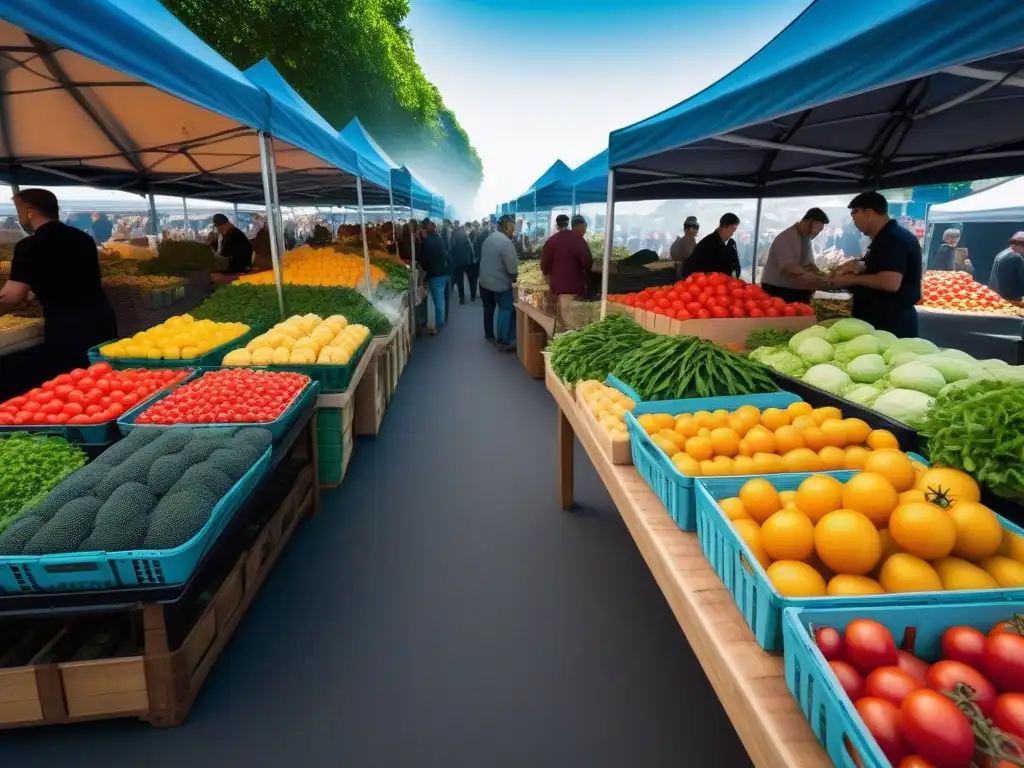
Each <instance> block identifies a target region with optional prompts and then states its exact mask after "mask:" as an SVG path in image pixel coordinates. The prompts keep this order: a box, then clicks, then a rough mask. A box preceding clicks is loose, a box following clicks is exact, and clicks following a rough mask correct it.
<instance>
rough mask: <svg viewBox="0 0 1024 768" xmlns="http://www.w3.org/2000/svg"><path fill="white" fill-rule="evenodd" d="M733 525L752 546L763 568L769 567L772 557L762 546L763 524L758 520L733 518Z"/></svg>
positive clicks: (745, 541)
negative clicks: (759, 523)
mask: <svg viewBox="0 0 1024 768" xmlns="http://www.w3.org/2000/svg"><path fill="white" fill-rule="evenodd" d="M732 527H733V528H734V529H735V530H736V533H738V534H739V536H740V538H741V539H743V541H744V543H745V544H746V545H747V546H748V547H750V551H751V552H753V553H754V557H756V558H757V561H758V562H759V563H760V564H761V567H762V568H767V567H768V566H769V565H771V564H772V559H771V558H770V557H768V553H767V552H765V551H764V547H763V546H761V526H760V525H758V523H757V521H755V520H745V519H740V520H733V522H732Z"/></svg>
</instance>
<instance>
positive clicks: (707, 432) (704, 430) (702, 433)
mask: <svg viewBox="0 0 1024 768" xmlns="http://www.w3.org/2000/svg"><path fill="white" fill-rule="evenodd" d="M697 437H711V429H710V428H709V427H701V428H700V429H698V430H697Z"/></svg>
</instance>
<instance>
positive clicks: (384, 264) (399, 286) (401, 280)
mask: <svg viewBox="0 0 1024 768" xmlns="http://www.w3.org/2000/svg"><path fill="white" fill-rule="evenodd" d="M370 263H371V264H372V265H373V266H375V267H377V268H378V269H380V270H381V271H382V272H384V274H385V275H386V277H385V279H384V282H385V284H386V285H387V286H388V287H389V288H391V289H392V290H395V291H400V292H405V291H408V290H409V268H408V267H407V266H405V264H404V263H403V262H401V261H398V262H395V261H393V260H391V259H381V258H376V259H370Z"/></svg>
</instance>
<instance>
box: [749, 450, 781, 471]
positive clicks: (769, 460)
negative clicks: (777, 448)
mask: <svg viewBox="0 0 1024 768" xmlns="http://www.w3.org/2000/svg"><path fill="white" fill-rule="evenodd" d="M754 467H755V469H756V470H757V472H759V473H760V474H762V475H770V474H773V473H775V472H785V471H787V470H786V462H784V461H783V460H782V457H781V456H779V454H777V453H755V454H754Z"/></svg>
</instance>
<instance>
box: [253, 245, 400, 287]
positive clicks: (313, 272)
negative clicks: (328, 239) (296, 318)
mask: <svg viewBox="0 0 1024 768" xmlns="http://www.w3.org/2000/svg"><path fill="white" fill-rule="evenodd" d="M386 276H387V275H386V274H385V272H384V270H383V269H381V268H380V267H378V266H374V265H373V264H371V265H370V281H371V284H372V285H376V284H377V283H379V282H380V281H381V280H383V279H384V278H385V277H386ZM281 281H282V282H284V283H288V284H290V285H319V286H343V287H346V288H358V287H363V286H365V285H366V266H365V264H364V263H363V259H362V257H358V256H353V255H352V254H348V253H339V252H338V251H336V250H335V249H334V248H329V247H325V248H314V247H313V246H311V245H302V246H299V247H298V248H296V249H295V250H293V251H288V253H286V254H285V255H284V259H283V263H282V265H281ZM238 282H240V283H248V284H250V285H273V284H274V273H273V272H272V271H270V270H268V271H266V272H255V273H253V274H251V275H242V277H240V278H238Z"/></svg>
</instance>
